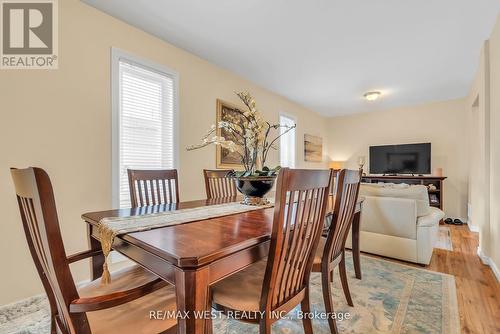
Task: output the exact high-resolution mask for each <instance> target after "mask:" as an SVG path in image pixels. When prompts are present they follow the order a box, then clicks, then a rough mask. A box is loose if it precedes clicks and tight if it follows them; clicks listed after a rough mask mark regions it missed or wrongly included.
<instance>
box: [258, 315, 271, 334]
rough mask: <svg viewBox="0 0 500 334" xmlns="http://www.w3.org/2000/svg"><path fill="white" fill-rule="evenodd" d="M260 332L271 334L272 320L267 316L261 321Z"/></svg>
mask: <svg viewBox="0 0 500 334" xmlns="http://www.w3.org/2000/svg"><path fill="white" fill-rule="evenodd" d="M259 334H271V321H270V320H269V318H268V317H267V316H265V317H264V318H263V319H261V320H260V321H259Z"/></svg>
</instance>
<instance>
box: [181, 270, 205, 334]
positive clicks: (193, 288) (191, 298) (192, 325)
mask: <svg viewBox="0 0 500 334" xmlns="http://www.w3.org/2000/svg"><path fill="white" fill-rule="evenodd" d="M208 272H209V271H208V267H205V268H202V269H198V270H189V271H183V270H181V269H178V270H176V273H175V293H176V298H177V310H178V311H180V313H181V314H187V317H185V318H181V319H177V333H179V334H185V333H189V334H191V333H193V334H201V333H204V332H205V319H204V317H203V316H200V315H201V314H202V313H203V312H204V311H205V310H207V305H208V288H209V277H208ZM185 312H187V313H185Z"/></svg>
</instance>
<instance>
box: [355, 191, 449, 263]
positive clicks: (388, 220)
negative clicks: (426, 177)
mask: <svg viewBox="0 0 500 334" xmlns="http://www.w3.org/2000/svg"><path fill="white" fill-rule="evenodd" d="M360 196H363V197H364V198H365V201H364V202H363V207H362V211H361V231H360V249H361V251H363V252H367V253H373V254H377V255H382V256H387V257H392V258H396V259H400V260H405V261H410V262H415V263H420V264H429V262H430V259H431V256H432V251H433V249H434V245H435V244H436V242H437V238H438V233H439V231H438V229H439V221H440V220H441V219H442V218H443V217H444V212H443V211H441V210H439V209H437V208H434V207H430V206H429V200H428V195H427V189H426V187H425V186H421V185H414V186H408V185H392V186H391V185H387V184H386V185H377V184H362V185H361V188H360ZM347 240H348V242H347V244H346V246H348V247H350V237H348V238H347Z"/></svg>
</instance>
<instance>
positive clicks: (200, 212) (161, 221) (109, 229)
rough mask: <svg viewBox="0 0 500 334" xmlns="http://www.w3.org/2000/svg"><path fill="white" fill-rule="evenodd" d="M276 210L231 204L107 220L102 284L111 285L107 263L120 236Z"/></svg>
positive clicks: (102, 234)
mask: <svg viewBox="0 0 500 334" xmlns="http://www.w3.org/2000/svg"><path fill="white" fill-rule="evenodd" d="M273 206H274V204H273V203H272V202H271V203H269V204H268V205H262V206H250V205H244V204H241V203H239V202H230V203H224V204H217V205H209V206H202V207H197V208H189V209H180V210H175V211H167V212H160V213H152V214H147V215H142V216H130V217H111V218H103V219H101V220H100V221H99V224H98V226H97V227H98V231H99V237H100V241H101V248H102V252H103V254H104V264H103V273H102V278H101V284H108V283H110V282H111V277H110V273H109V269H108V261H107V259H108V255H109V253H110V252H111V247H112V245H113V241H114V239H115V237H116V236H118V235H120V234H126V233H132V232H141V231H146V230H150V229H153V228H159V227H165V226H172V225H178V224H183V223H188V222H194V221H199V220H205V219H210V218H216V217H222V216H228V215H232V214H237V213H243V212H248V211H253V210H260V209H266V208H270V207H273Z"/></svg>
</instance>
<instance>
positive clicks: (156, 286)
mask: <svg viewBox="0 0 500 334" xmlns="http://www.w3.org/2000/svg"><path fill="white" fill-rule="evenodd" d="M11 174H12V179H13V181H14V185H15V190H16V195H17V201H18V204H19V211H20V213H21V220H22V224H23V228H24V232H25V235H26V240H27V242H28V247H29V250H30V252H31V256H32V257H33V261H34V262H35V266H36V268H37V271H38V274H39V276H40V279H41V281H42V284H43V287H44V289H45V292H46V294H47V297H48V300H49V304H50V314H51V333H52V334H55V333H64V334H70V333H71V334H73V333H77V334H80V333H83V334H88V333H160V332H165V333H170V332H175V329H176V321H175V320H174V319H169V320H165V321H158V320H150V319H149V314H150V311H151V310H175V309H176V303H175V291H174V289H173V287H172V286H170V285H168V284H167V283H166V282H164V281H162V280H161V279H159V278H158V277H157V276H155V275H154V274H152V273H150V272H148V271H146V270H145V269H142V268H141V267H140V266H137V265H134V266H131V267H128V268H125V269H123V270H121V271H119V272H115V273H113V274H112V276H113V281H112V283H111V284H109V285H102V286H101V283H100V279H98V280H95V281H92V282H90V283H88V284H85V285H84V286H81V287H79V288H77V287H76V286H75V282H74V280H73V277H72V275H71V271H70V267H69V264H70V263H73V262H76V261H79V260H83V259H86V258H88V257H90V256H95V255H97V254H98V253H99V251H84V252H81V253H77V254H75V255H71V256H66V252H65V250H64V244H63V240H62V237H61V231H60V229H59V221H58V217H57V210H56V204H55V199H54V194H53V190H52V185H51V182H50V179H49V176H48V175H47V173H46V172H45V171H44V170H43V169H40V168H27V169H11ZM11 270H15V269H14V268H11Z"/></svg>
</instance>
